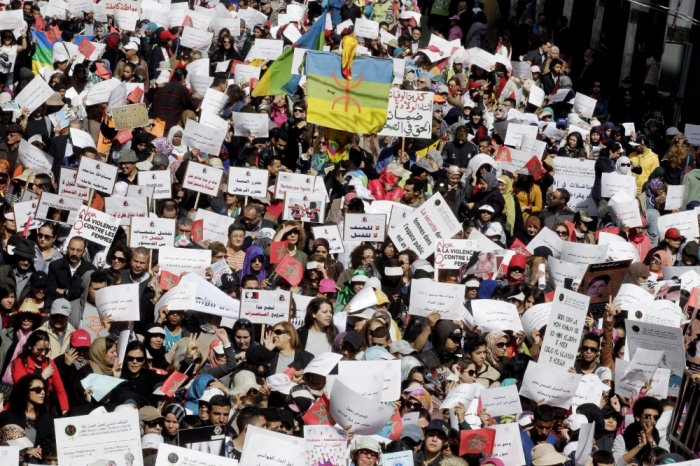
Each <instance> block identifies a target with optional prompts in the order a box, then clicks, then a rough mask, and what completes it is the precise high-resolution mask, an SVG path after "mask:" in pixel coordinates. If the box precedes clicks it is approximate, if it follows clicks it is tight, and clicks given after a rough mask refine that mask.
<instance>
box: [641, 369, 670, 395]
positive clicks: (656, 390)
mask: <svg viewBox="0 0 700 466" xmlns="http://www.w3.org/2000/svg"><path fill="white" fill-rule="evenodd" d="M670 380H671V370H670V369H663V368H658V369H656V371H655V372H654V375H653V377H652V379H651V389H650V390H649V391H648V392H647V396H653V397H654V398H658V399H660V400H665V399H666V398H668V383H669V381H670Z"/></svg>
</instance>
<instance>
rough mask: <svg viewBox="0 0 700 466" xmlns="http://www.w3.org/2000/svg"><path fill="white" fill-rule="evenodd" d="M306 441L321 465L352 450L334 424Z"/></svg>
mask: <svg viewBox="0 0 700 466" xmlns="http://www.w3.org/2000/svg"><path fill="white" fill-rule="evenodd" d="M290 6H291V5H290ZM285 377H286V376H285ZM304 442H305V443H306V454H307V459H308V463H307V464H316V465H321V464H323V463H324V461H325V462H328V464H339V465H342V464H347V463H346V462H347V460H348V459H349V456H350V451H349V449H348V433H347V432H346V431H344V430H342V429H339V428H336V427H333V426H323V425H322V426H304ZM382 464H383V465H384V466H391V465H387V464H386V463H382Z"/></svg>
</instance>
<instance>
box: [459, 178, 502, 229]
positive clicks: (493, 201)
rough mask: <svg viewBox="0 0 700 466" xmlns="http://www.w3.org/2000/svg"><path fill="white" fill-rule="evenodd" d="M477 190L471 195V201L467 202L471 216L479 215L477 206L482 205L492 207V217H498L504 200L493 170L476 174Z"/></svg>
mask: <svg viewBox="0 0 700 466" xmlns="http://www.w3.org/2000/svg"><path fill="white" fill-rule="evenodd" d="M475 190H478V191H477V192H476V193H475V194H474V195H473V196H472V202H470V203H469V204H468V206H469V209H470V210H471V213H472V216H473V217H477V216H478V215H479V208H480V207H481V206H483V205H489V206H491V207H493V210H494V219H498V218H499V217H500V216H501V214H502V213H503V208H504V207H505V200H504V199H503V195H502V194H501V192H500V191H499V190H498V180H497V179H496V174H495V173H493V172H484V173H480V174H478V175H477V181H476V188H475Z"/></svg>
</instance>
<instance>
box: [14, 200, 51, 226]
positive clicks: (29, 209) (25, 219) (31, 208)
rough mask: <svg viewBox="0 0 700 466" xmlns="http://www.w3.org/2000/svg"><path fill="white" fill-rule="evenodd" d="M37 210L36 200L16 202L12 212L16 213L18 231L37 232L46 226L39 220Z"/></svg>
mask: <svg viewBox="0 0 700 466" xmlns="http://www.w3.org/2000/svg"><path fill="white" fill-rule="evenodd" d="M36 208H37V201H36V199H33V200H29V201H26V202H15V203H14V204H12V210H13V211H14V213H15V222H16V223H17V228H18V230H23V229H24V230H27V231H29V230H36V229H37V228H39V227H41V225H43V224H44V222H41V221H39V220H37V218H36Z"/></svg>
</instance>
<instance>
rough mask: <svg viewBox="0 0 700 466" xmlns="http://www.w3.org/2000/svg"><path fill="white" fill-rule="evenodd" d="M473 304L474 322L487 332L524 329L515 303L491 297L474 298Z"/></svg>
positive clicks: (520, 330)
mask: <svg viewBox="0 0 700 466" xmlns="http://www.w3.org/2000/svg"><path fill="white" fill-rule="evenodd" d="M471 304H472V315H473V316H474V323H475V324H476V325H478V326H479V328H480V329H482V330H483V331H484V332H485V333H488V332H491V331H493V330H513V331H515V332H522V331H523V326H522V323H521V322H520V316H519V315H518V308H517V307H515V305H514V304H511V303H508V302H505V301H491V300H489V299H472V300H471Z"/></svg>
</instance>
